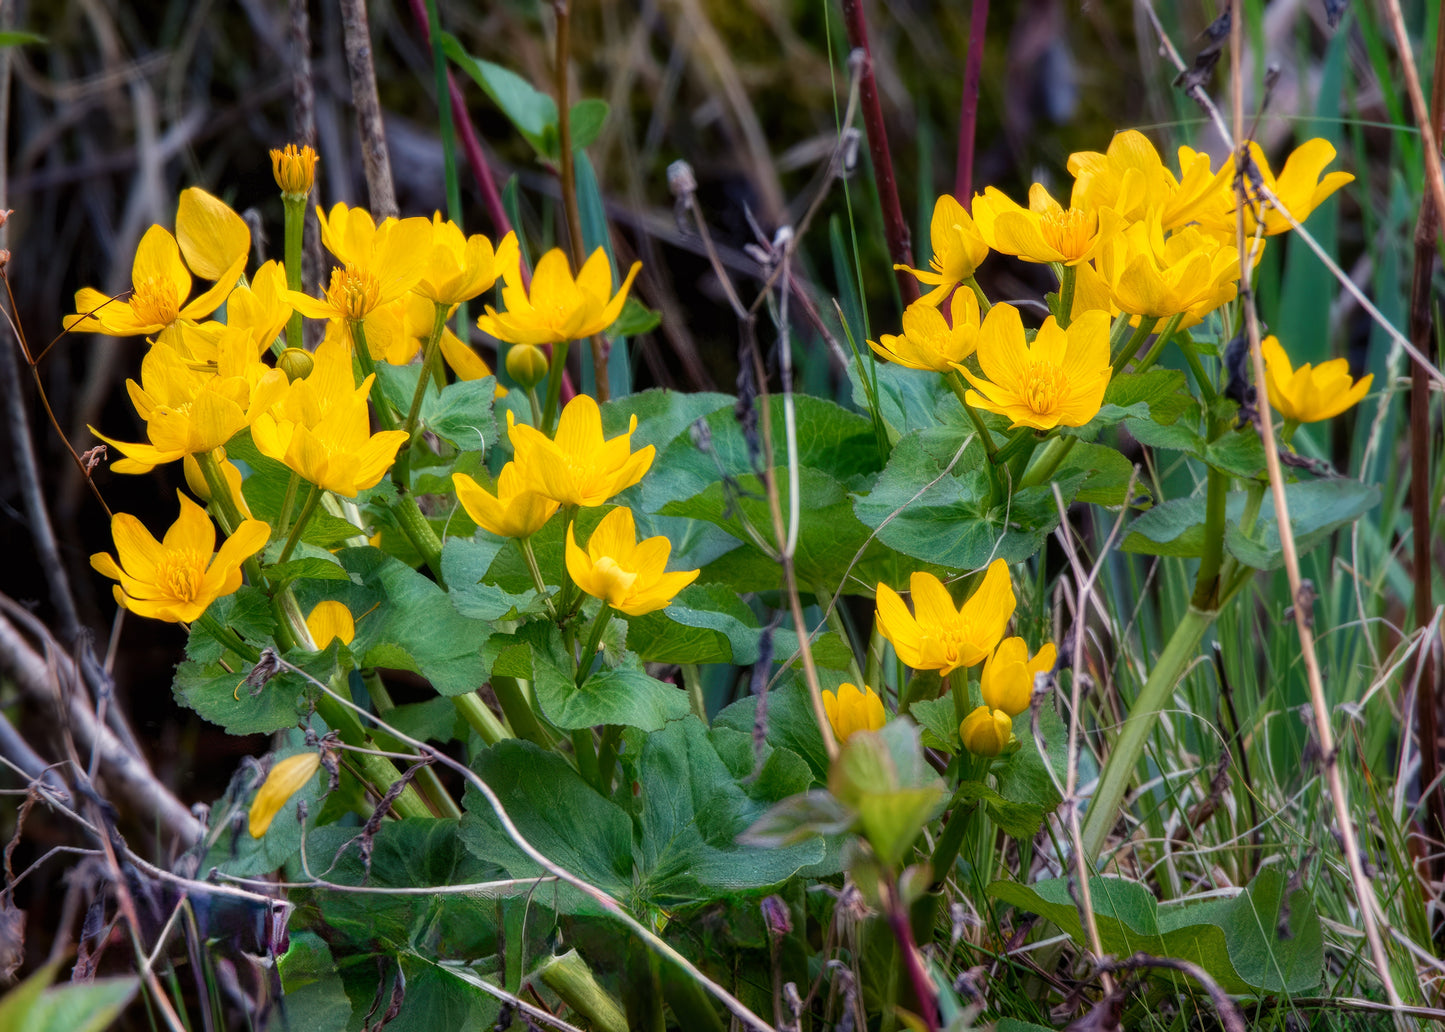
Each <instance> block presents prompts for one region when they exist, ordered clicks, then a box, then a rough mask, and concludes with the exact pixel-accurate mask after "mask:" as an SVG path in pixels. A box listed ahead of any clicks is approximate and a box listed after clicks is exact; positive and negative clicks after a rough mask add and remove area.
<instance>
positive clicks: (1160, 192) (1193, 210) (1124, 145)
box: [1068, 129, 1229, 230]
mask: <svg viewBox="0 0 1445 1032" xmlns="http://www.w3.org/2000/svg"><path fill="white" fill-rule="evenodd" d="M1068 167H1069V172H1070V173H1071V174H1072V175H1073V176H1074V192H1073V197H1074V203H1075V204H1082V205H1084V206H1086V207H1105V208H1112V209H1114V210H1115V211H1117V212H1118V213H1119V215H1120V216H1121V217H1123V218H1125V219H1127V220H1128V221H1130V222H1141V221H1143V220H1144V219H1146V218H1148V217H1149V216H1150V215H1151V214H1153V215H1157V216H1158V218H1159V221H1160V223H1161V224H1162V225H1163V227H1164V228H1165V229H1166V230H1169V229H1178V228H1179V227H1181V226H1184V225H1187V224H1188V223H1190V222H1193V221H1195V220H1197V219H1200V218H1202V217H1203V216H1204V215H1205V214H1206V213H1208V212H1210V211H1212V210H1213V209H1214V208H1216V207H1217V206H1218V205H1219V204H1220V203H1221V201H1222V199H1224V198H1225V197H1226V195H1227V194H1228V192H1229V174H1228V172H1227V171H1225V170H1221V171H1220V172H1217V173H1216V172H1213V171H1211V170H1210V167H1209V155H1207V154H1199V153H1196V152H1195V151H1193V150H1191V149H1189V148H1188V147H1181V148H1180V149H1179V175H1178V176H1177V177H1176V176H1175V175H1174V173H1173V172H1172V171H1171V170H1170V169H1169V168H1168V167H1166V166H1165V164H1164V162H1163V161H1162V160H1161V159H1160V157H1159V152H1158V151H1157V150H1155V149H1154V145H1153V144H1152V143H1150V142H1149V138H1148V137H1146V136H1145V135H1144V134H1143V133H1141V132H1139V131H1138V130H1136V129H1126V130H1124V131H1123V132H1120V133H1116V134H1115V135H1114V138H1113V139H1112V140H1110V141H1109V148H1108V150H1107V151H1106V152H1105V153H1103V154H1100V153H1099V152H1098V151H1079V152H1077V153H1075V154H1071V155H1069V163H1068ZM1226 203H1227V202H1226Z"/></svg>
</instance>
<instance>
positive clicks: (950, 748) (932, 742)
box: [908, 695, 960, 756]
mask: <svg viewBox="0 0 1445 1032" xmlns="http://www.w3.org/2000/svg"><path fill="white" fill-rule="evenodd" d="M908 715H909V716H910V717H912V718H913V719H914V720H916V721H918V726H919V727H920V728H922V729H923V744H924V745H926V746H928V747H930V748H932V749H942V750H943V751H944V752H946V753H948V754H949V755H950V756H951V755H953V754H954V753H957V752H958V747H959V744H960V743H959V741H958V718H957V717H956V716H955V710H954V707H953V696H951V695H945V696H943V697H942V698H939V699H925V700H923V701H922V702H915V703H914V704H913V705H911V706H909V707H908Z"/></svg>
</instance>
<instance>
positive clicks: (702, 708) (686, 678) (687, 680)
mask: <svg viewBox="0 0 1445 1032" xmlns="http://www.w3.org/2000/svg"><path fill="white" fill-rule="evenodd" d="M678 669H679V670H680V671H681V673H682V683H683V684H684V685H686V686H687V701H688V703H689V704H690V705H691V706H692V715H693V716H695V717H697V719H698V720H701V721H702V726H703V727H707V726H708V719H707V699H706V698H705V697H704V696H703V693H702V675H701V672H700V671H699V670H698V668H697V664H696V663H683V664H682V665H681V666H680V667H678Z"/></svg>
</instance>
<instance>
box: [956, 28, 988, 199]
mask: <svg viewBox="0 0 1445 1032" xmlns="http://www.w3.org/2000/svg"><path fill="white" fill-rule="evenodd" d="M987 30H988V0H973V11H972V15H971V17H970V18H969V25H968V63H967V64H965V65H964V66H963V101H962V104H961V106H960V108H959V112H958V173H957V176H956V178H955V179H954V185H953V196H954V197H955V198H957V200H958V203H959V204H961V205H963V210H964V211H970V212H971V211H972V210H973V147H974V141H975V139H976V137H977V135H978V82H979V79H980V77H981V76H982V75H983V40H984V36H985V34H986V33H987Z"/></svg>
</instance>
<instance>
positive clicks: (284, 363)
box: [276, 348, 316, 383]
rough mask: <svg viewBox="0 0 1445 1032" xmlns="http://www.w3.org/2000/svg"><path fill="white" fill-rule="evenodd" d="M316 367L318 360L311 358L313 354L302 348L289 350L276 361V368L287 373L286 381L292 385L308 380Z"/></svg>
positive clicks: (282, 353)
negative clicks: (298, 381)
mask: <svg viewBox="0 0 1445 1032" xmlns="http://www.w3.org/2000/svg"><path fill="white" fill-rule="evenodd" d="M315 367H316V359H314V358H312V357H311V352H309V351H303V350H302V349H301V348H287V349H286V350H285V351H283V352H281V356H280V357H279V358H277V359H276V368H278V369H280V370H281V371H282V372H283V373H285V374H286V379H287V380H288V381H290V382H292V383H294V382H295V381H297V380H304V379H306V378H307V377H308V376H310V375H311V370H312V369H314V368H315Z"/></svg>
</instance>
